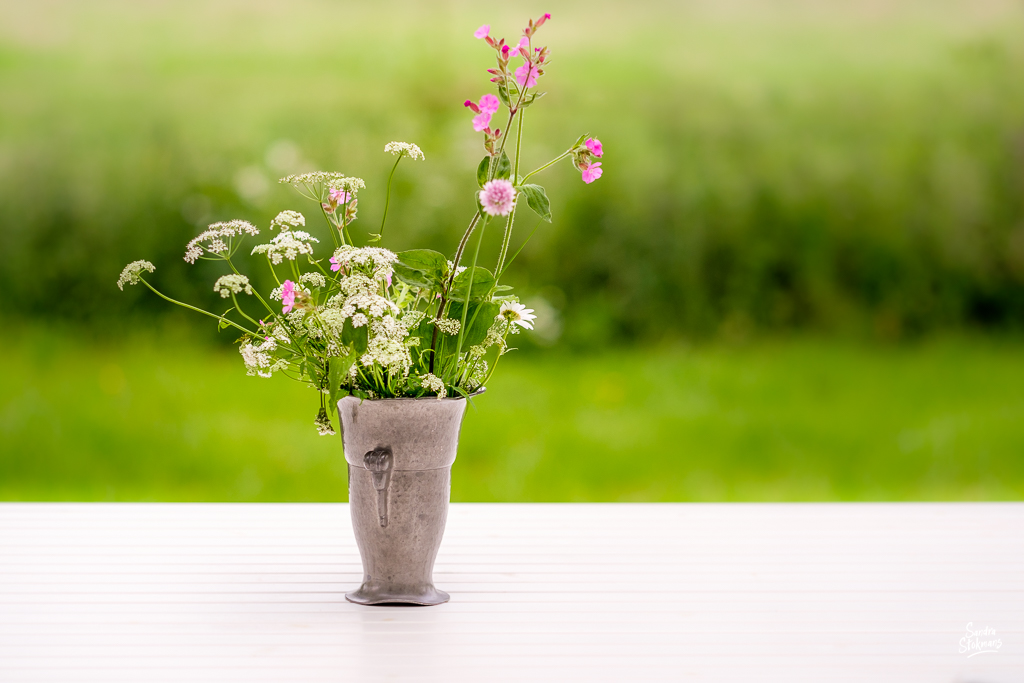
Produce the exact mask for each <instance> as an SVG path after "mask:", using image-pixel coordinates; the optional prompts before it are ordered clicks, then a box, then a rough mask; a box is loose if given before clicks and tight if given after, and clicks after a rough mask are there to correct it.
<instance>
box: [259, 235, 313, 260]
mask: <svg viewBox="0 0 1024 683" xmlns="http://www.w3.org/2000/svg"><path fill="white" fill-rule="evenodd" d="M319 241H320V240H318V239H317V238H315V237H313V236H312V235H310V234H309V233H308V232H303V231H302V230H288V231H286V232H282V233H281V234H279V235H277V236H276V237H275V238H274V239H272V240H270V244H257V245H256V246H255V247H253V249H252V253H253V254H266V255H267V258H268V259H270V262H271V263H272V264H274V265H275V266H276V265H278V264H279V263H281V262H282V261H283V260H284V259H288V260H289V261H294V260H295V258H296V257H297V256H298V255H299V254H308V255H310V256H312V254H313V245H312V244H311V243H312V242H319Z"/></svg>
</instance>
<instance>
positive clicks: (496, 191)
mask: <svg viewBox="0 0 1024 683" xmlns="http://www.w3.org/2000/svg"><path fill="white" fill-rule="evenodd" d="M515 199H516V189H515V187H513V186H512V183H510V182H509V181H507V180H502V179H501V178H495V179H494V180H491V181H490V182H488V183H487V184H486V185H484V188H483V189H482V190H480V205H481V206H482V207H483V209H484V213H486V214H489V215H491V216H507V215H508V213H509V212H510V211H511V210H512V206H513V205H514V204H515Z"/></svg>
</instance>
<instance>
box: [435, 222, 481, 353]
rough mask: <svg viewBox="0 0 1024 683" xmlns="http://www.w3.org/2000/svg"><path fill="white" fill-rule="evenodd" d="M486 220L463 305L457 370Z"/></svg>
mask: <svg viewBox="0 0 1024 683" xmlns="http://www.w3.org/2000/svg"><path fill="white" fill-rule="evenodd" d="M486 229H487V221H486V220H485V221H484V222H483V224H482V225H481V226H480V234H479V235H478V236H477V238H476V250H475V251H474V252H473V266H472V267H471V268H470V269H469V282H467V283H466V300H465V301H464V302H463V304H462V322H461V323H460V324H459V342H458V344H456V345H455V369H456V370H458V367H459V356H460V355H462V340H463V339H464V338H465V336H466V316H467V314H468V313H469V300H470V298H471V297H472V296H473V280H474V279H475V278H476V263H477V260H478V259H479V258H480V244H481V243H482V242H483V241H484V230H486ZM435 327H436V326H435Z"/></svg>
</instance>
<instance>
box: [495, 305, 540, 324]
mask: <svg viewBox="0 0 1024 683" xmlns="http://www.w3.org/2000/svg"><path fill="white" fill-rule="evenodd" d="M498 317H500V318H504V319H505V320H507V321H508V322H510V323H515V324H516V325H519V326H520V327H522V328H524V329H527V330H532V329H533V321H534V320H536V319H537V316H535V315H534V314H533V309H532V308H527V307H526V306H524V305H522V304H521V303H519V302H518V301H506V302H505V303H503V304H502V305H501V309H500V310H499V311H498Z"/></svg>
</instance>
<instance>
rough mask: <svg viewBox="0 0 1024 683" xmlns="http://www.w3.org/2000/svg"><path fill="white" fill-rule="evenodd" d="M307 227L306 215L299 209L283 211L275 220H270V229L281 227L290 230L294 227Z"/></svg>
mask: <svg viewBox="0 0 1024 683" xmlns="http://www.w3.org/2000/svg"><path fill="white" fill-rule="evenodd" d="M304 227H306V217H305V216H303V215H302V214H301V213H299V212H298V211H282V212H281V213H279V214H277V216H276V217H275V218H274V220H272V221H270V229H271V230H273V229H274V228H280V229H281V230H290V229H292V228H304Z"/></svg>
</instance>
